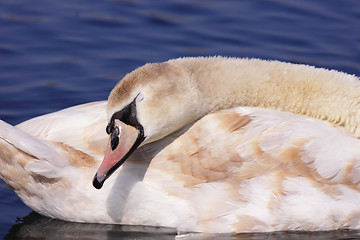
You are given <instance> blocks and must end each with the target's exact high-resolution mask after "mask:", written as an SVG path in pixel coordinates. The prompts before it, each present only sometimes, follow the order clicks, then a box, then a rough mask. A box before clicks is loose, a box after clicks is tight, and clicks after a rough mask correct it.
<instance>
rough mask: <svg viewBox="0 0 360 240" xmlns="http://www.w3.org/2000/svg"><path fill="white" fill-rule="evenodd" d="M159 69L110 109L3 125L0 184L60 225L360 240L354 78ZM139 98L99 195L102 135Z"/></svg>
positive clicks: (207, 63)
mask: <svg viewBox="0 0 360 240" xmlns="http://www.w3.org/2000/svg"><path fill="white" fill-rule="evenodd" d="M164 64H165V65H161V64H159V65H146V66H145V67H142V68H139V69H137V70H135V71H134V72H133V73H131V74H129V75H128V76H126V77H125V78H124V80H122V81H121V82H120V83H119V84H118V85H117V86H116V87H115V88H114V90H113V92H112V93H111V95H110V97H109V104H107V102H105V101H104V102H95V103H89V104H84V105H79V106H76V107H72V108H68V109H65V110H62V111H59V112H56V113H52V114H48V115H44V116H40V117H38V118H34V119H31V120H29V121H26V122H24V123H22V124H20V125H18V126H16V127H12V126H10V125H8V124H6V123H4V122H0V149H1V150H0V159H1V161H0V176H1V178H2V179H3V180H4V181H5V182H6V183H7V184H8V185H9V186H10V187H11V188H12V189H13V190H14V192H15V193H16V194H17V195H18V196H19V197H20V198H21V199H22V200H23V201H24V203H25V204H27V205H28V206H29V207H31V208H32V209H34V210H35V211H37V212H39V213H41V214H43V215H46V216H50V217H53V218H59V219H64V220H69V221H78V222H98V223H121V224H138V225H152V226H166V227H174V228H177V229H178V230H181V231H199V232H254V231H282V230H309V231H316V230H335V229H340V228H350V229H355V228H360V210H359V207H358V206H359V203H360V189H359V182H360V172H359V170H360V142H359V140H358V138H357V137H358V132H359V130H358V124H359V121H358V120H357V116H358V111H357V109H358V108H359V106H358V101H357V98H359V97H360V94H359V89H360V88H359V84H360V83H358V82H357V81H358V79H357V78H356V77H355V76H350V75H347V74H344V73H339V72H336V71H328V70H325V69H316V68H313V67H309V66H304V65H293V64H288V63H280V62H269V61H261V60H247V59H226V58H190V59H187V58H184V59H177V60H171V61H169V62H166V63H164ZM153 66H155V68H156V69H155V70H154V69H152V68H153ZM285 76H287V77H285ZM139 78H141V79H140V80H139ZM180 79H181V80H180ZM327 80H328V81H327ZM195 83H196V84H195ZM186 89H189V90H186ZM284 89H290V90H291V92H289V91H288V92H287V91H285V90H284ZM165 90H166V91H165ZM218 91H220V92H222V94H220V93H217V92H218ZM139 92H141V93H142V94H143V96H142V97H143V99H140V100H138V102H136V109H137V113H136V114H137V118H138V120H139V123H140V124H141V125H142V126H143V127H144V132H145V136H146V138H145V140H144V142H143V143H142V145H141V146H140V147H139V148H138V149H137V150H136V151H135V152H133V153H132V154H131V155H130V157H129V159H127V160H126V162H125V164H124V165H122V166H121V167H119V169H118V170H117V171H115V173H114V174H113V176H111V177H109V178H108V180H107V181H106V183H105V184H104V186H103V188H102V189H100V190H97V189H95V188H94V187H93V186H92V178H93V176H94V174H95V173H96V171H97V169H98V167H99V165H100V163H101V161H102V159H103V157H104V154H105V149H106V145H107V141H108V140H107V139H108V136H107V134H106V132H105V128H106V125H107V124H108V122H109V120H110V119H111V117H112V116H113V115H114V113H116V112H117V111H119V110H121V109H123V108H124V106H126V105H128V104H129V103H130V102H131V101H132V100H133V99H134V97H136V96H137V95H138V93H139ZM215 93H216V94H215ZM240 95H241V96H240ZM323 95H326V96H327V97H326V98H324V96H323ZM252 96H253V98H252V99H249V98H251V97H252ZM330 96H331V99H330ZM336 99H340V100H338V101H336ZM342 101H343V102H342ZM340 104H341V106H342V108H341V109H340V107H339V106H340ZM244 105H247V106H248V107H245V106H244ZM106 106H107V107H106ZM241 106H243V107H241ZM221 109H223V110H221ZM280 110H282V111H280ZM106 112H107V113H106ZM211 112H213V113H211ZM107 114H108V116H107ZM300 114H302V115H300ZM304 115H307V116H304ZM203 116H204V117H203ZM177 117H179V118H180V117H181V118H182V119H181V120H178V119H177ZM199 118H201V119H200V120H198V119H199ZM316 118H319V119H316ZM321 119H323V120H327V121H323V120H321ZM124 131H125V129H124ZM120 137H121V136H120Z"/></svg>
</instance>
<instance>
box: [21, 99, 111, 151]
mask: <svg viewBox="0 0 360 240" xmlns="http://www.w3.org/2000/svg"><path fill="white" fill-rule="evenodd" d="M106 103H107V102H106V101H99V102H92V103H87V104H82V105H78V106H74V107H70V108H66V109H64V110H60V111H58V112H54V113H50V114H46V115H42V116H39V117H36V118H33V119H30V120H28V121H25V122H23V123H21V124H19V125H17V126H16V127H17V128H19V129H21V130H23V131H24V132H27V133H28V134H30V135H32V136H34V137H36V138H40V139H44V140H47V141H51V142H58V143H63V144H66V145H68V146H71V147H73V148H76V149H79V150H81V151H84V152H86V153H89V154H96V155H98V156H99V157H102V156H103V154H104V152H105V148H106V143H107V139H108V136H107V135H106V132H105V128H106V124H107V119H106Z"/></svg>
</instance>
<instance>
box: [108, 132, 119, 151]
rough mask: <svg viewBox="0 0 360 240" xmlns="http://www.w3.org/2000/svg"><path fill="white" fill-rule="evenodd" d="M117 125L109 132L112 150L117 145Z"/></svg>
mask: <svg viewBox="0 0 360 240" xmlns="http://www.w3.org/2000/svg"><path fill="white" fill-rule="evenodd" d="M119 134H120V131H119V127H115V128H114V129H113V131H112V133H111V140H110V141H111V149H112V150H113V151H114V150H115V148H116V147H117V146H118V145H119Z"/></svg>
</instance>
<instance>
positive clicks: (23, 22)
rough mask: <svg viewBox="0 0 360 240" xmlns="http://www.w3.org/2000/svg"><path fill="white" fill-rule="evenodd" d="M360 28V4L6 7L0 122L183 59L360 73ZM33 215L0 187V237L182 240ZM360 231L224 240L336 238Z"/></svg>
mask: <svg viewBox="0 0 360 240" xmlns="http://www.w3.org/2000/svg"><path fill="white" fill-rule="evenodd" d="M359 26H360V4H359V2H358V1H356V0H343V1H335V0H327V1H312V0H302V1H295V0H286V1H285V0H259V1H253V0H245V1H235V0H233V1H231V0H222V1H218V0H169V1H159V0H157V1H149V0H62V1H51V0H32V1H25V0H1V1H0V118H1V119H2V120H4V121H7V122H9V123H11V124H17V123H20V122H22V121H24V120H26V119H29V118H32V117H35V116H38V115H41V114H45V113H49V112H52V111H56V110H59V109H62V108H66V107H69V106H72V105H77V104H80V103H85V102H90V101H96V100H102V99H106V98H107V95H108V94H109V92H110V90H111V89H112V87H113V86H114V85H115V84H116V83H117V82H118V81H119V80H120V79H121V78H122V77H123V76H124V75H125V74H126V73H127V72H129V71H131V70H133V69H134V68H136V67H138V66H141V65H143V64H145V63H147V62H158V61H165V60H167V59H170V58H177V57H182V56H209V55H224V56H233V57H257V58H263V59H278V60H284V61H290V62H294V63H305V64H312V65H316V66H320V67H326V68H334V69H337V70H341V71H345V72H348V73H351V74H355V75H357V76H360V27H359ZM30 212H31V209H29V208H28V207H26V206H25V205H24V204H23V203H22V202H21V201H20V200H19V199H18V198H17V197H16V196H15V195H14V194H13V193H12V192H11V191H10V190H9V189H8V188H7V187H6V186H5V184H4V183H3V182H2V181H0V237H1V238H3V237H4V236H5V235H7V237H6V238H8V239H13V238H17V239H24V238H30V237H33V239H34V238H36V239H39V238H42V239H45V238H46V236H49V234H51V233H54V232H58V233H59V234H60V235H59V236H58V239H64V238H68V239H71V238H77V239H114V238H116V236H126V237H127V238H128V239H134V238H145V239H168V238H173V235H174V234H175V233H174V232H173V231H171V230H167V229H165V230H164V229H151V228H141V229H135V230H128V229H124V228H121V227H120V226H109V225H104V226H102V225H91V224H89V225H86V224H74V223H65V222H61V221H52V220H50V219H47V218H43V217H40V216H35V218H34V217H33V215H34V214H32V215H31V216H30V217H26V218H24V217H25V216H26V215H28V214H29V213H30ZM45 226H46V228H45ZM44 229H45V230H44ZM69 229H70V230H69ZM121 234H123V235H121ZM358 234H359V233H358V232H333V233H319V234H315V235H314V234H302V235H301V234H300V235H286V234H285V235H281V234H280V235H276V234H275V235H274V234H273V235H271V234H270V235H269V234H264V235H261V234H260V235H251V236H249V235H240V236H239V235H237V236H217V238H222V239H243V238H246V239H249V238H251V239H276V238H283V239H286V238H288V237H292V238H297V239H301V238H313V239H315V238H316V239H329V238H334V239H335V238H351V237H357V236H358ZM34 236H35V237H34ZM95 236H96V237H95Z"/></svg>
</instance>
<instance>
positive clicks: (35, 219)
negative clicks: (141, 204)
mask: <svg viewBox="0 0 360 240" xmlns="http://www.w3.org/2000/svg"><path fill="white" fill-rule="evenodd" d="M359 238H360V231H349V230H341V231H331V232H313V233H305V232H275V233H251V234H201V233H177V232H176V230H175V229H171V228H161V227H148V226H124V225H111V224H89V223H72V222H65V221H61V220H56V219H51V218H47V217H43V216H41V215H39V214H37V213H35V212H32V213H30V214H29V215H28V216H26V217H24V218H23V219H21V220H19V221H18V223H16V224H14V225H13V226H12V227H11V229H10V230H9V233H8V234H7V235H6V236H5V238H4V239H8V240H10V239H19V240H21V239H52V240H53V239H55V240H56V239H59V240H60V239H80V240H81V239H87V240H105V239H106V240H112V239H145V240H151V239H154V240H155V239H157V240H167V239H181V240H190V239H195V240H196V239H199V240H200V239H219V240H246V239H248V240H263V239H268V240H275V239H280V240H282V239H284V240H285V239H295V240H300V239H309V240H315V239H316V240H331V239H359Z"/></svg>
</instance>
